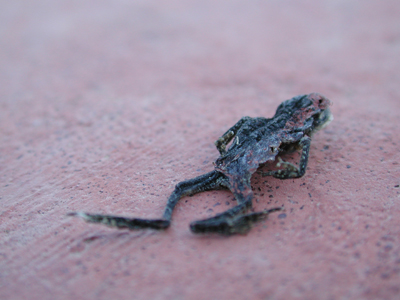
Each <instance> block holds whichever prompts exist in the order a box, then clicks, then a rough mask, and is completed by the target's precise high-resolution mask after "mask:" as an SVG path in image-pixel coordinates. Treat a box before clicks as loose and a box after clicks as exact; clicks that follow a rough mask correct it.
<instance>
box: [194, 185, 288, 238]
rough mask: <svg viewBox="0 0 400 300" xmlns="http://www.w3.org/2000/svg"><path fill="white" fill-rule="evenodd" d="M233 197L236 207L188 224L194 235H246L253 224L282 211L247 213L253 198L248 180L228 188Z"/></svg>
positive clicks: (274, 209) (277, 209)
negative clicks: (236, 203)
mask: <svg viewBox="0 0 400 300" xmlns="http://www.w3.org/2000/svg"><path fill="white" fill-rule="evenodd" d="M230 189H231V191H232V192H233V194H234V195H235V198H236V200H237V202H238V205H237V206H235V207H233V208H231V209H229V210H227V211H225V212H223V213H220V214H218V215H216V216H215V217H212V218H209V219H205V220H200V221H195V222H193V223H191V224H190V229H191V230H192V232H194V233H219V234H223V235H231V234H235V233H241V234H244V233H247V232H248V231H249V230H250V229H251V227H252V225H253V223H255V222H257V221H260V220H263V219H265V218H267V217H268V215H269V214H270V213H272V212H275V211H279V210H282V208H280V207H279V208H273V209H269V210H264V211H261V212H252V213H247V212H248V211H249V210H250V209H251V208H252V206H253V203H252V199H253V197H254V194H253V191H252V190H251V186H250V180H248V182H245V183H243V182H239V183H238V184H235V185H234V186H233V187H230Z"/></svg>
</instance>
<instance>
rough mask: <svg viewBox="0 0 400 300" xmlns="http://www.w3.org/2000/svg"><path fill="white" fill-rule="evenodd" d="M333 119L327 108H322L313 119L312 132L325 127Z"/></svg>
mask: <svg viewBox="0 0 400 300" xmlns="http://www.w3.org/2000/svg"><path fill="white" fill-rule="evenodd" d="M332 121H333V115H332V113H331V110H330V109H329V108H326V109H324V110H323V111H322V112H321V113H320V114H319V115H318V116H317V117H316V118H315V119H314V124H313V125H314V129H313V132H316V131H318V130H321V129H322V128H324V127H326V126H327V125H328V124H329V123H330V122H332Z"/></svg>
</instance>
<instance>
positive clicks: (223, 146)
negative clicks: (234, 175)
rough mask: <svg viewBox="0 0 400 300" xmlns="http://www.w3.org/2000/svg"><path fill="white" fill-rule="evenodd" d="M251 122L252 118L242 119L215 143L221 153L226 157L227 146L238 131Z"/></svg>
mask: <svg viewBox="0 0 400 300" xmlns="http://www.w3.org/2000/svg"><path fill="white" fill-rule="evenodd" d="M248 120H251V118H250V117H242V118H241V119H240V120H239V121H238V122H237V123H236V124H235V125H233V126H232V127H231V128H229V129H228V131H227V132H225V133H224V134H223V135H222V136H221V137H220V138H219V139H218V140H216V141H215V143H214V144H215V146H216V147H217V149H218V151H219V153H220V154H221V155H224V154H225V153H226V145H228V144H229V142H230V141H231V140H232V139H233V138H234V136H235V135H236V133H237V132H238V130H239V129H240V128H241V127H242V126H243V124H244V123H246V122H247V121H248Z"/></svg>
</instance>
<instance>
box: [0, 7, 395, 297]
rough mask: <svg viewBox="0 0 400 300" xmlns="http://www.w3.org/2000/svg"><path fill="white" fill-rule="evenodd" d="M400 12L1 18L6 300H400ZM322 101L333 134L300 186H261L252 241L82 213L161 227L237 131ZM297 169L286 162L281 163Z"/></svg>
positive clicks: (225, 198) (261, 10)
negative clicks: (225, 136)
mask: <svg viewBox="0 0 400 300" xmlns="http://www.w3.org/2000/svg"><path fill="white" fill-rule="evenodd" d="M399 15H400V4H399V2H398V1H397V0H393V1H391V0H388V1H379V0H365V1H355V0H346V1H337V0H325V1H301V2H300V1H294V0H293V1H242V0H241V1H238V0H234V1H232V0H229V1H228V0H226V1H211V0H209V1H207V0H205V1H162V2H161V1H123V0H117V1H112V2H111V1H103V0H101V1H94V0H89V1H75V0H74V1H45V0H38V1H21V0H19V1H1V10H0V130H1V131H0V298H1V299H43V300H46V299H118V298H119V299H399V298H400V218H399V215H400V196H399V195H400V188H399V184H400V179H399V177H400V166H399V162H398V161H399V159H400V155H399V143H400V142H399V138H400V135H399V129H398V127H399V121H398V120H399V110H400V92H399V87H398V83H399V80H400V78H399V77H400V76H399V75H400V71H399V70H400V60H399V57H400V22H399ZM309 92H320V93H322V94H324V95H326V96H327V97H328V98H330V99H331V100H332V101H333V103H334V105H333V108H332V111H333V114H334V116H335V120H334V122H332V123H331V124H330V125H329V127H327V128H326V129H325V130H323V131H322V132H319V133H318V134H317V135H315V137H314V139H313V142H312V147H311V157H310V162H309V167H308V170H307V173H306V175H305V176H304V177H303V178H300V179H296V180H285V181H281V180H278V179H271V178H269V177H267V178H261V177H259V176H257V175H255V176H254V177H253V180H252V183H253V188H254V191H255V193H256V198H257V202H256V203H255V209H256V210H262V209H266V208H271V207H275V206H280V205H284V206H285V208H286V211H285V213H283V214H279V213H277V214H274V215H271V217H270V218H269V220H267V221H265V222H262V223H260V224H258V225H257V226H255V228H254V229H253V230H252V231H251V232H250V233H249V234H247V235H246V236H233V237H229V238H226V237H217V236H200V237H199V236H195V235H193V234H192V233H191V232H190V231H189V228H188V224H189V223H190V222H191V221H193V220H197V219H202V218H206V217H209V216H212V215H214V214H216V213H218V212H222V211H224V210H225V209H227V208H229V207H232V206H233V205H234V202H233V196H232V195H231V194H230V193H229V192H227V191H216V192H206V193H203V194H198V195H195V196H193V197H191V198H190V197H188V198H184V199H182V201H181V202H180V203H179V204H178V206H177V209H176V211H175V213H174V216H173V223H172V226H171V228H170V229H168V230H167V231H165V232H153V231H144V232H129V231H124V230H123V231H117V230H113V229H109V228H106V227H102V226H98V225H91V224H86V223H84V222H83V221H81V220H79V219H74V218H67V217H65V215H66V213H68V212H71V211H76V210H83V211H87V212H101V213H116V214H121V215H126V216H132V217H133V216H136V217H159V216H161V214H162V212H163V208H164V205H165V203H166V199H167V197H168V195H169V193H170V192H171V191H172V190H173V188H174V185H175V184H176V183H177V182H179V181H181V180H183V179H188V178H191V177H194V176H197V175H199V174H201V173H204V172H207V171H210V170H212V168H213V166H212V162H213V161H214V160H215V159H216V158H217V157H218V152H217V150H216V149H215V147H214V145H213V142H214V141H215V140H216V139H217V138H218V137H219V136H220V135H221V134H222V133H224V132H225V130H226V129H227V128H229V127H230V126H231V125H233V124H234V123H235V122H236V121H237V120H238V119H239V118H240V117H242V116H244V115H249V116H265V117H270V116H272V115H273V114H274V111H275V109H276V107H277V106H278V105H279V103H280V102H281V101H283V100H285V99H288V98H291V97H292V96H295V95H298V94H302V93H309ZM287 159H290V157H288V158H287Z"/></svg>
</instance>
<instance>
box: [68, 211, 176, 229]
mask: <svg viewBox="0 0 400 300" xmlns="http://www.w3.org/2000/svg"><path fill="white" fill-rule="evenodd" d="M67 216H73V217H79V218H81V219H83V220H85V221H86V222H88V223H99V224H103V225H106V226H109V227H116V228H119V229H122V228H127V229H130V230H135V229H146V228H149V229H158V230H161V229H166V228H168V227H169V225H170V221H168V220H164V219H138V218H133V219H132V218H124V217H118V216H110V215H97V214H88V213H84V212H71V213H68V214H67Z"/></svg>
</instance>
